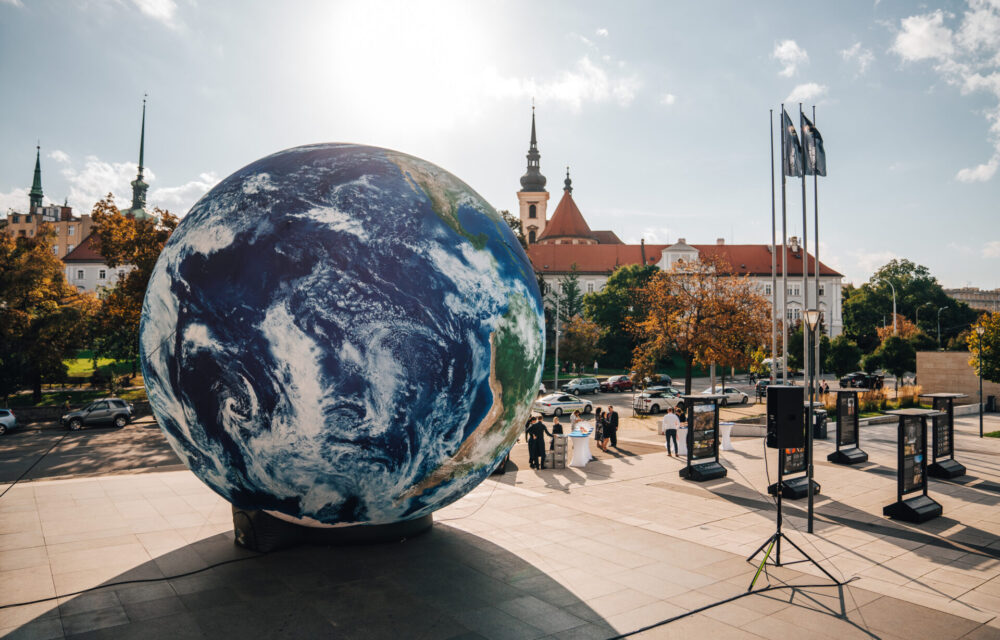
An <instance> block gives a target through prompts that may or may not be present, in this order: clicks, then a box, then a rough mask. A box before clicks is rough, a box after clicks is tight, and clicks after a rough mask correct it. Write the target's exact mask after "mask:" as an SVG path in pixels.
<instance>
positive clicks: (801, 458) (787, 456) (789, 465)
mask: <svg viewBox="0 0 1000 640" xmlns="http://www.w3.org/2000/svg"><path fill="white" fill-rule="evenodd" d="M781 464H782V471H783V473H786V474H789V473H799V472H800V471H805V470H806V450H805V447H801V448H798V449H782V450H781Z"/></svg>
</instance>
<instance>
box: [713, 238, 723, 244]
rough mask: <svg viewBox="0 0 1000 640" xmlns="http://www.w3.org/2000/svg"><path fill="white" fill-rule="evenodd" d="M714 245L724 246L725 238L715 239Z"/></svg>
mask: <svg viewBox="0 0 1000 640" xmlns="http://www.w3.org/2000/svg"><path fill="white" fill-rule="evenodd" d="M715 244H726V239H725V238H716V240H715Z"/></svg>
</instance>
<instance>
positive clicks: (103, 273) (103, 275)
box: [97, 269, 108, 280]
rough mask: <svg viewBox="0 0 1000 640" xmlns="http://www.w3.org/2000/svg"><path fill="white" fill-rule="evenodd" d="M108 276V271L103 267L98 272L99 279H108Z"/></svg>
mask: <svg viewBox="0 0 1000 640" xmlns="http://www.w3.org/2000/svg"><path fill="white" fill-rule="evenodd" d="M107 278H108V272H107V271H106V270H105V269H101V270H100V271H98V272H97V279H98V280H107Z"/></svg>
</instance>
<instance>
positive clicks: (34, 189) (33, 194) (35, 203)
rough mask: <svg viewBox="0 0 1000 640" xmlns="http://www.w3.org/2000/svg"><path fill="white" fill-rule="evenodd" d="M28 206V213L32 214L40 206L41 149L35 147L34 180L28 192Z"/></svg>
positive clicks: (39, 146)
mask: <svg viewBox="0 0 1000 640" xmlns="http://www.w3.org/2000/svg"><path fill="white" fill-rule="evenodd" d="M28 198H30V204H29V205H28V206H29V209H28V211H29V212H30V213H34V212H35V209H36V208H37V207H40V206H42V147H41V145H38V146H36V147H35V179H34V180H32V182H31V191H29V192H28Z"/></svg>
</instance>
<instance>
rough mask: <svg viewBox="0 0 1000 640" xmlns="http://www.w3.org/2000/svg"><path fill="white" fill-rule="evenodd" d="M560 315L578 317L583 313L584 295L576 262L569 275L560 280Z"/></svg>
mask: <svg viewBox="0 0 1000 640" xmlns="http://www.w3.org/2000/svg"><path fill="white" fill-rule="evenodd" d="M556 295H557V296H558V297H559V314H560V315H561V316H562V317H564V318H571V317H573V316H578V315H580V314H581V313H582V312H583V294H582V293H581V291H580V276H579V275H578V273H577V266H576V263H575V262H574V263H573V264H571V265H570V266H569V273H568V274H566V275H565V276H563V277H562V278H560V279H559V291H557V292H556Z"/></svg>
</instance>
